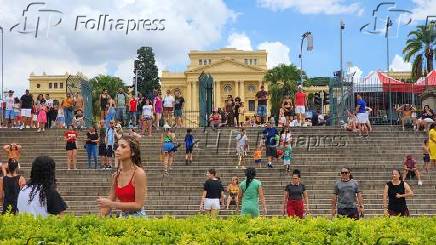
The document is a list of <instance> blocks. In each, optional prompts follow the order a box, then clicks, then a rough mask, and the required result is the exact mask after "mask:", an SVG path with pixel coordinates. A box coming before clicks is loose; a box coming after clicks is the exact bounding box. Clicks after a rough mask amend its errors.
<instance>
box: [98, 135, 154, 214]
mask: <svg viewBox="0 0 436 245" xmlns="http://www.w3.org/2000/svg"><path fill="white" fill-rule="evenodd" d="M115 156H116V157H117V158H118V161H119V170H118V171H117V172H116V173H115V174H114V175H113V176H112V188H111V191H110V193H109V196H108V197H107V198H102V197H100V198H99V199H97V202H98V205H99V207H100V210H101V212H100V214H101V215H103V216H104V215H108V214H109V213H110V211H111V210H112V209H119V210H121V216H129V215H133V216H145V211H144V203H145V198H146V196H147V177H146V175H145V171H144V170H143V169H142V168H141V152H140V150H139V142H138V141H137V140H136V138H134V137H133V136H128V135H123V136H122V137H121V139H120V140H119V141H118V148H117V150H116V151H115Z"/></svg>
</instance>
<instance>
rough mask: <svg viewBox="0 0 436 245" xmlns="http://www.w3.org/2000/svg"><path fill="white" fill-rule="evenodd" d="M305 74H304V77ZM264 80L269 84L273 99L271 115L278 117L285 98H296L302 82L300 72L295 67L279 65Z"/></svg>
mask: <svg viewBox="0 0 436 245" xmlns="http://www.w3.org/2000/svg"><path fill="white" fill-rule="evenodd" d="M304 76H305V73H304V72H303V77H304ZM264 80H265V81H266V82H267V83H268V91H269V93H270V96H271V97H270V98H271V113H272V115H274V116H278V112H279V110H280V106H281V103H282V99H283V96H285V95H290V96H291V97H293V96H294V94H295V92H296V91H297V83H298V81H299V80H300V70H299V69H298V68H297V67H296V66H295V65H292V64H291V65H284V64H282V65H279V66H276V67H274V68H272V69H270V70H268V71H267V72H266V74H265V77H264Z"/></svg>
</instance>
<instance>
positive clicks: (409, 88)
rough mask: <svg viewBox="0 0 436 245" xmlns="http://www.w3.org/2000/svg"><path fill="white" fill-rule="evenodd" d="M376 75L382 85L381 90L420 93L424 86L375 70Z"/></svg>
mask: <svg viewBox="0 0 436 245" xmlns="http://www.w3.org/2000/svg"><path fill="white" fill-rule="evenodd" d="M377 75H378V78H379V79H380V82H381V84H382V85H383V92H389V91H391V92H397V93H422V92H423V91H424V88H425V86H423V85H422V84H418V83H404V82H401V81H398V80H396V79H394V78H392V77H389V76H387V75H386V74H384V73H382V72H377Z"/></svg>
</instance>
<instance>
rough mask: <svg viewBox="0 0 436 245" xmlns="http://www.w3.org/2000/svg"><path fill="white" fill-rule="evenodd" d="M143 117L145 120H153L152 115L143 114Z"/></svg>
mask: <svg viewBox="0 0 436 245" xmlns="http://www.w3.org/2000/svg"><path fill="white" fill-rule="evenodd" d="M143 118H144V120H145V121H150V120H153V117H152V116H143Z"/></svg>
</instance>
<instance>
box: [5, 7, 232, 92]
mask: <svg viewBox="0 0 436 245" xmlns="http://www.w3.org/2000/svg"><path fill="white" fill-rule="evenodd" d="M44 2H46V3H47V5H46V6H47V8H50V9H56V10H60V11H62V12H63V13H64V14H63V15H62V23H61V24H60V25H59V26H56V27H52V28H51V29H50V32H49V34H48V35H46V32H45V31H44V30H41V32H40V35H39V37H38V38H36V39H35V38H34V37H33V36H32V35H23V34H19V33H17V32H16V31H12V32H9V28H10V27H11V26H13V25H15V24H17V23H19V22H20V21H21V13H22V10H23V9H24V8H25V7H26V6H27V3H26V2H25V1H5V0H0V3H1V6H2V7H1V8H0V16H1V19H0V25H1V26H3V27H4V28H5V66H4V67H5V74H4V75H5V76H4V77H5V85H6V86H5V87H7V88H11V89H14V90H23V89H25V88H27V87H28V80H27V79H28V76H29V74H30V73H31V72H35V74H36V75H38V74H41V73H42V72H43V71H45V72H46V73H47V74H64V73H65V72H66V71H69V72H70V73H73V74H75V73H76V72H79V71H80V72H83V73H84V74H85V75H86V76H88V77H89V78H91V77H92V76H94V75H98V74H106V73H114V75H118V76H120V77H121V78H122V79H123V80H124V81H125V82H126V83H131V81H132V77H133V74H132V72H133V59H134V58H135V56H136V50H137V49H138V48H139V47H141V46H151V47H152V48H153V51H154V53H155V55H156V60H157V61H158V67H159V68H162V67H165V65H164V64H184V63H185V62H186V60H187V53H188V52H189V50H193V49H207V48H208V47H209V46H210V45H212V44H213V43H214V42H217V41H219V40H220V38H221V35H222V30H223V28H224V26H225V25H226V24H228V23H229V22H230V21H232V20H234V19H235V18H236V13H234V12H233V11H232V10H230V9H229V8H228V7H227V6H226V4H225V3H224V1H223V0H216V1H209V0H186V1H183V4H180V1H177V0H165V1H153V0H108V1H89V0H75V1H73V0H65V1H55V0H47V1H44ZM198 9H201V11H198ZM100 14H108V15H110V17H111V18H114V19H118V18H124V19H146V18H152V19H154V18H164V19H166V21H165V22H164V23H165V30H164V31H159V32H158V31H155V32H153V31H136V32H131V33H130V34H129V35H126V34H125V33H123V32H120V31H112V32H110V31H95V30H83V28H81V29H80V31H74V25H75V20H76V16H77V15H86V16H87V17H88V18H95V19H98V16H99V15H100ZM46 19H48V18H47V16H46V15H42V17H41V20H46ZM41 26H43V25H41Z"/></svg>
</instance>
